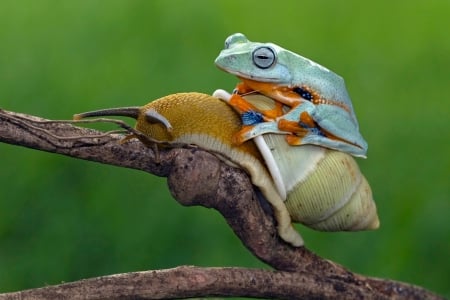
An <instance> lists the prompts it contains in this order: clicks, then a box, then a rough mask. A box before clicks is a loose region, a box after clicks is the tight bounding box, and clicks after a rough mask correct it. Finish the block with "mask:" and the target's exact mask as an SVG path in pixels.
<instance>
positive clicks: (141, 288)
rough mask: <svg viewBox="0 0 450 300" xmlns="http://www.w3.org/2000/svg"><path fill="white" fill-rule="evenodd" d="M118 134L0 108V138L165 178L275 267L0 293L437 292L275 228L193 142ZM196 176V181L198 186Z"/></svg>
mask: <svg viewBox="0 0 450 300" xmlns="http://www.w3.org/2000/svg"><path fill="white" fill-rule="evenodd" d="M122 138H123V135H120V134H105V133H102V132H99V131H95V130H92V129H87V128H81V127H76V126H73V125H72V124H70V123H69V122H61V121H49V120H45V119H42V118H39V117H35V116H29V115H24V114H19V113H14V112H8V111H5V110H0V141H1V142H5V143H9V144H14V145H18V146H23V147H28V148H34V149H38V150H43V151H48V152H52V153H58V154H63V155H67V156H71V157H74V158H80V159H85V160H90V161H96V162H101V163H104V164H110V165H115V166H120V167H126V168H133V169H138V170H142V171H145V172H148V173H151V174H155V175H157V176H163V177H167V178H168V183H169V189H170V191H171V193H172V195H173V196H174V198H175V199H176V200H177V201H178V202H179V203H180V204H182V205H185V206H192V205H201V206H204V207H208V208H214V209H216V210H218V211H219V212H220V213H221V214H222V216H223V217H224V218H225V219H226V221H227V222H228V224H229V226H230V227H231V228H232V229H233V231H234V232H235V234H236V235H237V236H238V237H239V238H240V239H241V241H242V243H243V244H244V245H245V246H246V247H247V249H248V250H249V251H251V252H252V253H253V255H255V256H256V257H258V258H259V259H260V260H262V261H264V262H265V263H267V264H268V265H270V266H271V267H273V268H274V269H275V270H276V271H268V270H258V269H245V268H196V267H179V268H175V269H169V270H158V271H147V272H137V273H126V274H117V275H110V276H104V277H98V278H92V279H87V280H80V281H76V282H73V283H67V284H61V285H56V286H49V287H44V288H39V289H33V290H27V291H20V292H13V293H7V294H0V299H18V298H29V299H53V298H58V299H65V298H71V299H77V298H83V299H100V298H108V299H120V298H139V299H169V298H187V297H201V296H236V297H239V296H241V297H258V298H280V299H323V298H327V299H328V298H330V299H333V298H339V299H343V298H345V299H443V298H440V297H439V296H438V295H435V294H433V293H432V292H430V291H427V290H425V289H423V288H420V287H416V286H413V285H409V284H406V283H401V282H395V281H391V280H384V279H376V278H370V277H365V276H362V275H358V274H354V273H352V272H350V271H349V270H347V269H345V268H344V267H342V266H340V265H338V264H335V263H333V262H331V261H328V260H325V259H322V258H320V257H318V256H317V255H315V254H314V253H312V252H311V251H309V250H308V249H306V248H305V247H299V248H295V247H292V246H290V245H289V244H287V243H285V242H284V241H283V240H281V239H280V238H279V237H278V235H277V230H276V225H275V221H274V218H273V215H272V211H271V209H270V205H269V204H268V203H267V202H266V201H265V200H264V199H263V198H262V197H261V195H260V194H259V193H258V192H257V191H255V189H254V188H253V187H252V184H251V181H250V180H249V178H248V176H247V174H246V173H245V172H244V171H242V170H241V169H237V168H234V167H231V166H229V165H227V164H226V163H224V162H223V161H221V160H220V159H219V158H217V157H216V156H215V155H214V154H212V153H208V152H206V151H204V150H202V149H200V148H197V147H195V146H189V145H177V147H175V148H173V147H162V148H156V147H154V148H152V147H147V146H145V145H144V144H142V143H141V142H139V141H137V140H131V141H127V142H125V143H121V142H120V141H121V140H122ZM197 182H202V185H201V186H200V187H199V185H197V184H196V183H197Z"/></svg>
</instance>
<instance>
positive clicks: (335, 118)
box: [215, 33, 367, 157]
mask: <svg viewBox="0 0 450 300" xmlns="http://www.w3.org/2000/svg"><path fill="white" fill-rule="evenodd" d="M215 64H216V65H217V66H218V67H219V68H220V69H222V70H224V71H226V72H228V73H231V74H234V75H236V76H237V77H238V78H239V79H240V80H241V82H240V83H239V84H238V85H237V87H236V89H235V93H234V94H233V96H232V98H231V99H230V101H229V102H228V103H229V104H230V105H231V106H233V107H234V108H235V109H236V110H237V111H238V112H239V113H241V116H242V119H243V123H244V125H246V126H244V127H243V129H242V130H241V131H240V132H238V134H237V136H236V142H237V143H242V142H244V141H246V140H248V139H251V138H253V137H255V136H258V135H261V134H264V133H269V132H271V133H280V134H287V138H286V140H287V142H288V143H289V144H290V145H304V144H315V145H319V146H323V147H326V148H331V149H336V150H340V151H343V152H347V153H350V154H352V155H354V156H360V157H365V155H366V152H367V142H366V141H365V140H364V138H363V137H362V135H361V134H360V133H359V126H358V121H357V119H356V116H355V113H354V111H353V106H352V102H351V100H350V96H349V95H348V92H347V89H346V87H345V84H344V80H343V78H342V77H340V76H339V75H337V74H335V73H333V72H332V71H330V70H328V69H327V68H325V67H323V66H321V65H319V64H318V63H315V62H313V61H311V60H310V59H308V58H305V57H303V56H300V55H298V54H296V53H294V52H291V51H289V50H286V49H284V48H282V47H280V46H278V45H275V44H272V43H258V42H251V41H249V40H248V39H247V38H246V37H245V35H243V34H241V33H236V34H233V35H231V36H229V37H228V38H227V39H226V41H225V49H224V50H222V51H221V52H220V54H219V56H218V57H217V58H216V60H215ZM248 93H260V94H263V95H265V96H267V97H270V98H272V99H273V100H275V101H277V105H276V106H275V108H271V109H268V110H260V109H257V108H256V107H255V106H253V105H251V104H250V103H248V102H247V101H246V100H245V99H244V98H243V97H241V95H245V94H248ZM286 106H287V107H288V111H287V112H286V111H285V110H283V108H286Z"/></svg>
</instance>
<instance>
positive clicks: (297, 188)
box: [75, 93, 378, 246]
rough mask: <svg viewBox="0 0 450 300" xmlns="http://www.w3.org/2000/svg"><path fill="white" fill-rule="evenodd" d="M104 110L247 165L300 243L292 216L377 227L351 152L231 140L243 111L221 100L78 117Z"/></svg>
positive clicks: (273, 139)
mask: <svg viewBox="0 0 450 300" xmlns="http://www.w3.org/2000/svg"><path fill="white" fill-rule="evenodd" d="M267 99H268V98H267ZM268 103H270V99H269V102H268ZM105 115H125V116H130V117H134V118H136V119H137V123H136V130H138V131H139V132H141V133H142V134H144V135H145V136H148V137H150V138H152V139H155V140H158V141H161V142H179V143H187V144H195V145H198V146H199V147H201V148H204V149H205V150H209V151H212V152H213V153H220V154H221V155H220V156H221V158H222V159H224V160H226V161H228V162H230V163H232V164H235V165H238V166H240V167H242V168H243V169H245V170H246V171H247V173H248V174H249V175H250V177H251V180H252V183H253V184H254V185H255V186H257V187H258V188H259V189H260V190H261V191H262V193H263V194H264V196H265V197H266V199H267V200H268V201H269V202H270V203H271V205H272V207H273V209H274V212H275V217H276V219H277V222H278V232H279V234H280V236H281V237H282V238H283V239H284V240H285V241H287V242H289V243H291V244H292V245H294V246H301V245H303V240H302V238H301V236H300V235H299V234H298V232H297V231H295V229H294V228H293V227H292V225H291V218H292V219H293V220H294V221H297V222H300V223H304V224H305V225H307V226H309V227H312V228H314V229H318V230H326V231H340V230H363V229H375V228H376V227H378V217H377V215H376V208H375V204H374V202H373V200H372V195H371V192H370V187H369V186H368V184H367V181H366V180H365V178H364V176H363V175H362V174H361V172H360V170H359V168H358V166H357V164H356V162H355V161H354V159H353V158H352V157H351V156H350V155H348V154H345V153H342V152H338V151H334V150H329V149H325V148H322V147H319V146H312V145H305V146H297V147H292V146H289V145H288V144H287V143H286V142H285V140H284V139H283V138H282V136H280V135H274V134H265V135H263V136H258V137H257V139H255V141H256V145H257V146H255V144H254V143H253V140H250V141H248V142H245V143H243V144H240V145H236V144H234V143H233V142H232V140H233V136H234V135H235V133H236V132H238V131H239V130H240V129H241V119H240V116H239V115H238V114H237V113H236V112H235V111H234V110H233V109H232V108H231V107H230V106H228V105H227V104H226V103H224V102H222V101H220V100H219V99H217V98H216V97H212V96H209V95H205V94H200V93H181V94H174V95H169V96H166V97H163V98H161V99H158V100H155V101H153V102H151V103H149V104H147V105H145V106H143V107H140V108H126V109H124V110H123V113H121V110H120V109H111V110H102V111H95V112H89V113H84V114H79V115H76V116H75V118H77V119H80V118H84V117H90V116H105ZM143 142H145V141H143ZM261 145H262V147H266V148H268V149H269V151H270V153H268V152H267V149H266V150H263V149H262V147H261ZM270 149H271V150H270ZM351 204H356V205H354V206H352V205H351ZM348 209H349V210H348Z"/></svg>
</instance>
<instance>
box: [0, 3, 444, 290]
mask: <svg viewBox="0 0 450 300" xmlns="http://www.w3.org/2000/svg"><path fill="white" fill-rule="evenodd" d="M449 15H450V2H449V1H445V0H442V1H409V2H407V3H406V2H401V1H399V3H396V2H393V1H376V2H371V3H367V2H365V1H358V0H354V1H345V2H344V1H324V0H323V1H316V0H314V1H312V0H311V1H296V0H293V1H276V2H274V1H235V0H227V1H181V0H180V1H174V0H173V1H167V0H165V1H96V0H94V1H56V0H55V1H34V0H33V1H31V0H30V1H12V0H11V1H9V0H7V1H1V2H0V107H2V108H4V109H7V110H13V111H18V112H24V113H29V114H34V115H38V116H42V117H45V118H50V119H70V118H71V116H72V114H74V113H77V112H83V111H87V110H93V109H99V108H108V107H118V106H129V105H142V104H145V103H147V102H149V101H150V100H152V99H156V98H159V97H161V96H164V95H168V94H171V93H175V92H188V91H198V92H206V93H211V92H212V91H213V90H215V89H217V88H225V89H228V90H231V89H232V88H233V87H234V85H235V83H236V82H237V80H236V79H235V78H234V77H233V76H231V75H228V74H225V73H223V72H221V71H220V70H218V69H217V68H216V67H215V66H214V64H213V61H214V59H215V57H216V56H217V54H218V53H219V51H220V50H221V49H222V47H223V42H224V40H225V38H226V37H227V36H228V35H230V34H232V33H234V32H243V33H245V34H246V35H247V37H248V38H249V39H251V40H254V41H271V42H275V43H277V44H279V45H282V46H283V47H285V48H288V49H291V50H293V51H295V52H298V53H300V54H302V55H304V56H306V57H308V58H311V59H313V60H315V61H317V62H319V63H321V64H323V65H325V66H327V67H328V68H330V69H332V70H334V71H335V72H337V73H338V74H340V75H342V76H343V77H344V78H345V79H346V83H347V87H348V89H349V92H350V95H351V96H352V99H353V104H354V106H355V110H356V113H357V116H358V119H359V122H360V127H361V131H362V133H363V135H364V136H365V138H366V139H367V140H368V142H369V145H370V146H369V153H368V159H367V160H359V163H360V166H361V168H362V170H363V172H364V174H365V175H366V177H367V178H368V180H369V182H370V183H371V185H372V188H373V192H374V196H375V198H376V201H377V204H378V208H379V215H380V218H381V222H382V225H381V228H380V229H379V230H378V231H375V232H367V233H321V232H315V231H312V230H308V229H306V228H303V227H302V226H298V229H299V230H300V231H301V232H302V234H303V237H304V239H305V240H306V244H307V246H308V247H309V248H310V249H311V250H313V251H315V252H317V253H318V254H319V255H321V256H323V257H325V258H328V259H331V260H334V261H336V262H338V263H340V264H343V265H345V266H347V267H349V268H350V269H351V270H353V271H355V272H358V273H362V274H366V275H370V276H376V277H383V278H390V279H395V280H401V281H406V282H410V283H413V284H417V285H421V286H424V287H426V288H428V289H431V290H433V291H435V292H438V293H440V294H443V295H445V296H447V297H450V263H449V254H450V228H449V211H450V202H449V200H450V199H449V198H450V183H449V182H450V180H449V179H450V145H449V142H450V134H449V125H450V120H449V118H450V103H449V100H448V99H449V95H450V80H449V79H450V76H449V75H450V72H449V69H450V37H449V33H448V30H449V28H450V21H449ZM0 154H1V171H0V189H1V193H0V292H6V291H13V290H19V289H26V288H33V287H39V286H43V285H46V284H57V283H60V282H63V281H65V282H67V281H73V280H77V279H81V278H87V277H93V276H100V275H106V274H113V273H121V272H129V271H138V270H149V269H159V268H170V267H175V266H178V265H185V264H189V265H200V266H248V267H265V266H264V265H263V264H262V263H261V262H259V261H258V260H257V259H256V258H254V257H252V255H250V254H249V253H248V251H247V250H246V249H245V248H244V247H243V246H242V245H241V243H240V241H239V240H238V239H237V238H236V237H235V236H234V235H233V233H232V232H231V230H230V229H229V228H228V226H227V225H226V223H225V221H224V220H223V219H222V217H221V216H220V215H219V214H218V213H217V212H215V211H213V210H208V209H204V208H184V207H181V206H179V205H178V204H177V203H176V202H175V201H174V200H172V199H171V196H170V194H169V192H168V189H167V187H166V182H165V179H164V178H158V177H155V176H151V175H148V174H145V173H143V172H139V171H135V170H127V169H123V168H117V167H111V166H105V165H100V164H97V163H93V162H87V161H81V160H75V159H71V158H67V157H62V156H57V155H54V154H49V153H44V152H38V151H34V150H30V149H25V148H19V147H15V146H10V145H6V144H0Z"/></svg>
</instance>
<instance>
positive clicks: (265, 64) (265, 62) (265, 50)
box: [252, 46, 276, 69]
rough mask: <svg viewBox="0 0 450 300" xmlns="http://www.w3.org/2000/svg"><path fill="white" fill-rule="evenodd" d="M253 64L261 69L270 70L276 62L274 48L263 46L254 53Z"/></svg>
mask: <svg viewBox="0 0 450 300" xmlns="http://www.w3.org/2000/svg"><path fill="white" fill-rule="evenodd" d="M252 58H253V63H254V64H255V65H256V66H257V67H258V68H261V69H267V68H270V67H271V66H272V65H273V63H274V62H275V60H276V56H275V51H273V49H272V48H270V47H266V46H262V47H259V48H256V49H255V50H254V51H253V55H252Z"/></svg>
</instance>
